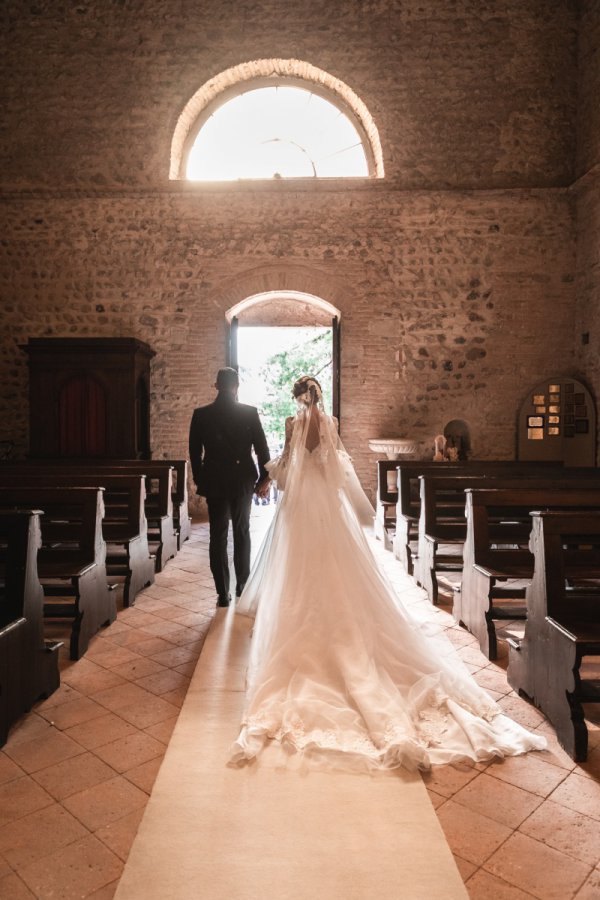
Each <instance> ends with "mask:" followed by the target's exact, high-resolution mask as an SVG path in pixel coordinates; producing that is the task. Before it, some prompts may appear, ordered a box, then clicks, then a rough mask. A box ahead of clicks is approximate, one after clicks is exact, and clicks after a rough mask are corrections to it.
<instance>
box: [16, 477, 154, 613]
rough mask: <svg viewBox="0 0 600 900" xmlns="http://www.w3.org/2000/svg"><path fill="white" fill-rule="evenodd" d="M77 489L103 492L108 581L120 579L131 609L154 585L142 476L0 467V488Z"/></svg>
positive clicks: (144, 485)
mask: <svg viewBox="0 0 600 900" xmlns="http://www.w3.org/2000/svg"><path fill="white" fill-rule="evenodd" d="M65 479H66V480H67V481H68V483H69V484H71V485H73V486H79V487H94V486H98V482H99V481H101V482H102V486H103V489H104V502H105V516H104V520H103V523H102V533H103V536H104V540H105V542H106V545H107V554H106V567H107V573H108V575H109V577H110V578H123V579H124V585H123V605H124V606H132V605H133V604H134V602H135V598H136V596H137V594H138V593H139V592H140V591H141V590H143V589H144V588H145V587H148V586H149V585H150V584H153V583H154V577H155V557H154V556H152V554H151V553H150V547H149V544H148V530H147V524H146V513H145V497H146V476H145V475H142V474H135V473H133V474H124V475H115V474H113V473H112V472H110V471H109V470H107V471H106V472H105V473H104V474H100V475H98V474H94V475H92V474H89V473H87V469H86V468H84V474H81V473H80V472H78V471H71V470H70V469H69V470H65V471H64V472H63V471H62V467H61V469H59V470H58V471H57V467H56V466H55V465H51V466H49V467H47V468H46V467H45V466H44V464H43V463H42V462H38V463H37V464H36V465H35V466H32V465H31V464H29V463H25V464H13V465H11V466H0V485H10V484H18V485H21V486H37V487H40V488H41V487H44V486H57V485H61V484H62V483H64V482H65Z"/></svg>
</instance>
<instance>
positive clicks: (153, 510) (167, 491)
mask: <svg viewBox="0 0 600 900" xmlns="http://www.w3.org/2000/svg"><path fill="white" fill-rule="evenodd" d="M20 464H21V465H22V466H25V467H27V468H28V469H35V468H38V467H39V466H42V469H43V470H46V469H50V468H51V467H54V468H57V469H65V470H67V471H68V472H69V473H72V474H78V475H93V476H95V477H100V476H101V474H102V473H103V472H110V473H111V474H113V475H145V477H146V500H145V504H146V506H145V509H146V520H147V531H148V541H149V544H150V548H151V550H152V552H153V554H154V556H155V567H156V571H157V572H161V571H162V569H163V568H164V566H165V564H166V562H167V561H168V560H169V559H172V558H173V557H174V556H175V555H176V554H177V533H176V531H175V525H174V522H173V466H172V465H171V464H170V463H167V462H166V461H161V460H152V459H148V460H119V459H116V460H114V461H111V460H107V459H100V460H81V459H79V460H74V459H67V458H64V457H60V458H54V459H44V460H38V459H27V460H21V461H20ZM10 465H11V464H10V463H9V464H8V467H10ZM5 468H6V464H4V463H0V471H3V470H4V469H5ZM100 483H101V482H100Z"/></svg>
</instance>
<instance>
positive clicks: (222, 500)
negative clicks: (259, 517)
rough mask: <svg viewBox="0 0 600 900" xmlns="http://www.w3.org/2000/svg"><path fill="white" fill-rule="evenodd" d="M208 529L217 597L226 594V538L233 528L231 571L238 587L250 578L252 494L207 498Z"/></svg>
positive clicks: (227, 579) (250, 492)
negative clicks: (230, 527)
mask: <svg viewBox="0 0 600 900" xmlns="http://www.w3.org/2000/svg"><path fill="white" fill-rule="evenodd" d="M206 503H207V505H208V521H209V525H210V543H209V551H208V555H209V560H210V571H211V572H212V576H213V578H214V580H215V587H216V589H217V594H218V595H219V597H227V595H228V594H229V560H228V557H227V536H228V533H229V522H230V520H231V525H232V528H233V567H234V569H235V577H236V581H237V585H238V586H239V587H243V586H244V585H245V583H246V582H247V580H248V575H249V574H250V507H251V505H252V490H250V491H249V492H248V493H246V494H241V495H240V496H238V497H207V498H206Z"/></svg>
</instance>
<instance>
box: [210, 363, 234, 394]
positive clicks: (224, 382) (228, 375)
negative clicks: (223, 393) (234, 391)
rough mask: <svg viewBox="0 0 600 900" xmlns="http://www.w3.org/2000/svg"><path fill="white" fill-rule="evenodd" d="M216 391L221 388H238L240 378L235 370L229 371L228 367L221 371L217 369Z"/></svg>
mask: <svg viewBox="0 0 600 900" xmlns="http://www.w3.org/2000/svg"><path fill="white" fill-rule="evenodd" d="M215 383H216V385H217V390H219V391H220V390H221V389H222V388H225V390H227V389H231V388H236V387H239V383H240V376H239V375H238V373H237V372H236V370H235V369H231V368H230V367H229V366H226V367H225V368H223V369H219V371H218V372H217V380H216V382H215Z"/></svg>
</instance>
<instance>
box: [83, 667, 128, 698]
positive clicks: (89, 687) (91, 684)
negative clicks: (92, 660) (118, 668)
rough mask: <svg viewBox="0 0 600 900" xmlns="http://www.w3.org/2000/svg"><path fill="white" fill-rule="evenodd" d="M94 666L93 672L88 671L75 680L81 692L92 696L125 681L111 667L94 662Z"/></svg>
mask: <svg viewBox="0 0 600 900" xmlns="http://www.w3.org/2000/svg"><path fill="white" fill-rule="evenodd" d="M94 667H95V669H96V671H95V672H93V673H92V672H88V673H87V674H86V675H83V676H81V677H80V678H79V680H78V681H77V689H78V690H79V691H81V693H82V694H85V695H86V696H88V697H93V696H94V694H98V693H100V691H106V690H108V689H109V688H112V687H117V685H119V684H124V683H125V680H124V679H123V678H122V677H121V676H120V675H118V674H117V673H116V672H113V671H112V670H111V669H103V668H102V666H96V665H95V664H94Z"/></svg>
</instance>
